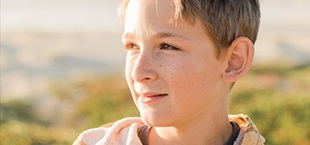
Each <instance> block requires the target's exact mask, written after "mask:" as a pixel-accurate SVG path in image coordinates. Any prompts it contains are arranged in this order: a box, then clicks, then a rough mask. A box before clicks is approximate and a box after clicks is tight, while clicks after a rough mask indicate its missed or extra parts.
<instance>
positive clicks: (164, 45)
mask: <svg viewBox="0 0 310 145" xmlns="http://www.w3.org/2000/svg"><path fill="white" fill-rule="evenodd" d="M160 49H162V50H180V49H179V48H176V47H174V46H171V45H169V44H165V43H164V44H161V45H160Z"/></svg>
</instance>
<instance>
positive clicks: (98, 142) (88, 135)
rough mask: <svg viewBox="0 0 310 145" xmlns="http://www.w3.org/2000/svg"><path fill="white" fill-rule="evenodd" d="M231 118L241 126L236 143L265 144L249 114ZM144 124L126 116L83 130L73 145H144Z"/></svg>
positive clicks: (135, 118)
mask: <svg viewBox="0 0 310 145" xmlns="http://www.w3.org/2000/svg"><path fill="white" fill-rule="evenodd" d="M229 120H230V121H235V122H236V123H237V124H238V125H239V126H240V132H239V135H238V137H237V140H236V141H235V143H234V145H263V144H264V142H265V139H264V138H263V137H262V136H261V135H260V134H259V132H258V130H257V128H256V126H255V125H254V123H253V122H252V120H251V119H250V118H249V117H248V116H246V115H243V114H240V115H229ZM143 125H144V124H143V122H142V121H141V119H140V118H138V117H131V118H124V119H122V120H119V121H117V122H115V123H113V124H110V125H104V126H103V127H99V128H94V129H89V130H86V131H84V132H82V133H81V134H80V135H79V137H78V138H77V139H76V140H75V142H74V143H73V145H142V143H141V141H140V139H139V137H138V133H137V130H138V128H139V127H141V126H143Z"/></svg>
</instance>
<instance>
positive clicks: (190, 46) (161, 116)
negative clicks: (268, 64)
mask: <svg viewBox="0 0 310 145" xmlns="http://www.w3.org/2000/svg"><path fill="white" fill-rule="evenodd" d="M120 17H121V19H122V20H123V22H124V24H125V30H124V34H123V38H122V40H123V43H124V46H125V49H126V51H127V57H126V80H127V83H128V86H129V88H130V91H131V94H132V97H133V100H134V102H135V104H136V106H137V107H138V109H139V112H140V116H141V117H140V118H125V119H122V120H119V121H117V122H115V123H113V124H110V125H105V126H103V127H101V128H95V129H90V130H87V131H85V132H83V133H82V134H81V135H80V136H79V137H78V139H77V140H76V141H75V143H74V144H87V145H88V144H97V145H99V144H100V145H142V144H143V145H206V144H210V145H223V144H225V145H232V144H234V145H241V144H242V145H260V144H264V138H263V137H262V136H261V135H260V134H259V133H258V131H257V128H256V127H255V125H254V124H253V123H252V121H251V120H250V119H249V118H248V117H247V116H246V115H228V94H229V92H230V89H231V87H232V86H233V84H234V82H236V81H237V80H238V79H240V78H241V77H242V76H244V75H245V74H246V73H247V72H248V70H249V68H250V66H251V63H252V59H253V54H254V46H253V43H254V42H255V40H256V36H257V32H258V27H259V21H260V20H259V19H260V10H259V2H258V1H257V0H237V1H236V0H235V1H232V0H124V1H122V3H121V6H120Z"/></svg>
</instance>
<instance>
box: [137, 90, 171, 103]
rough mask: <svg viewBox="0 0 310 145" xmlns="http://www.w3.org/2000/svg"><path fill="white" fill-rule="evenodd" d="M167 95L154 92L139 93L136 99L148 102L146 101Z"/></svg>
mask: <svg viewBox="0 0 310 145" xmlns="http://www.w3.org/2000/svg"><path fill="white" fill-rule="evenodd" d="M167 95H168V94H155V93H146V94H139V98H138V100H139V102H141V103H144V104H148V103H152V102H155V101H157V100H159V99H162V98H164V97H165V96H167Z"/></svg>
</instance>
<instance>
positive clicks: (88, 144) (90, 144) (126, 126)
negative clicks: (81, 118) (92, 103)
mask: <svg viewBox="0 0 310 145" xmlns="http://www.w3.org/2000/svg"><path fill="white" fill-rule="evenodd" d="M143 125H144V124H143V122H142V121H141V119H140V118H138V117H128V118H124V119H121V120H118V121H116V122H113V123H109V124H105V125H103V126H100V127H98V128H92V129H88V130H86V131H84V132H82V133H81V134H80V135H79V136H78V138H77V139H76V140H75V142H74V143H73V145H95V144H98V143H99V144H104V145H105V144H126V143H130V144H135V145H136V144H137V145H139V144H141V142H140V140H139V138H137V137H138V136H137V135H136V134H137V129H138V128H139V127H141V126H143ZM125 142H126V143H125Z"/></svg>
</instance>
